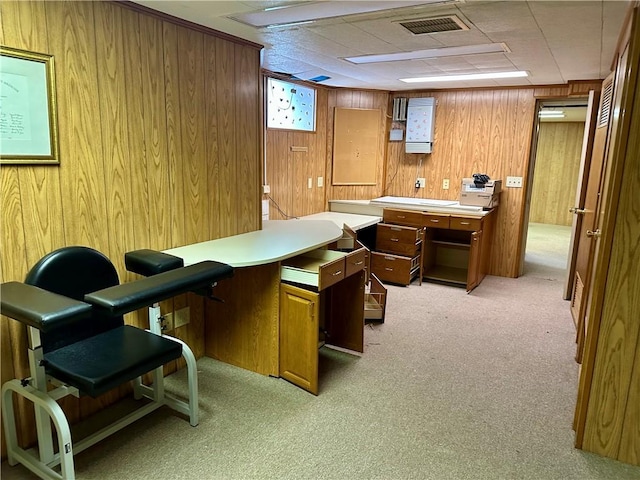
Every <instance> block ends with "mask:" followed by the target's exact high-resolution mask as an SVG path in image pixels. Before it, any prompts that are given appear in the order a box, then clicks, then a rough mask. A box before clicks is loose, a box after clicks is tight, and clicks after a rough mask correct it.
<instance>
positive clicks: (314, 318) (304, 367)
mask: <svg viewBox="0 0 640 480" xmlns="http://www.w3.org/2000/svg"><path fill="white" fill-rule="evenodd" d="M319 304H320V298H319V295H318V294H317V293H314V292H310V291H308V290H304V289H302V288H298V287H294V286H292V285H288V284H285V283H283V284H281V285H280V376H281V377H282V378H284V379H285V380H288V381H290V382H291V383H293V384H295V385H297V386H299V387H300V388H304V389H305V390H307V391H309V392H311V393H313V394H314V395H317V394H318V332H319V328H320V327H319V317H320V308H319Z"/></svg>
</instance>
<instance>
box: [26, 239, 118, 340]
mask: <svg viewBox="0 0 640 480" xmlns="http://www.w3.org/2000/svg"><path fill="white" fill-rule="evenodd" d="M25 283H27V284H29V285H34V286H36V287H40V288H42V289H44V290H48V291H50V292H54V293H58V294H60V295H64V296H66V297H69V298H73V299H75V300H84V296H85V294H87V293H91V292H95V291H96V290H101V289H103V288H107V287H112V286H114V285H118V284H119V283H120V281H119V279H118V272H117V271H116V269H115V267H114V266H113V264H112V263H111V261H110V260H109V259H108V258H107V257H106V256H104V255H103V254H102V253H100V252H98V251H97V250H93V249H92V248H88V247H80V246H73V247H63V248H60V249H58V250H55V251H53V252H51V253H49V254H48V255H45V256H44V257H43V258H42V259H40V261H38V263H36V264H35V265H34V266H33V268H32V269H31V270H30V271H29V273H28V274H27V278H26V279H25ZM123 324H124V321H123V318H122V316H121V315H120V316H117V317H107V316H104V315H101V314H99V313H94V314H93V316H92V317H91V318H90V319H88V320H85V321H82V322H78V323H77V324H76V325H74V326H73V327H72V328H69V327H67V328H65V329H64V330H63V331H52V332H48V333H46V334H42V335H41V341H42V347H43V350H44V352H45V353H47V352H49V351H53V350H56V349H58V348H60V347H63V346H65V345H69V344H71V343H75V342H77V341H79V340H84V339H86V338H89V337H92V336H94V335H96V334H98V333H102V332H105V331H107V330H111V329H112V328H116V327H119V326H121V325H123Z"/></svg>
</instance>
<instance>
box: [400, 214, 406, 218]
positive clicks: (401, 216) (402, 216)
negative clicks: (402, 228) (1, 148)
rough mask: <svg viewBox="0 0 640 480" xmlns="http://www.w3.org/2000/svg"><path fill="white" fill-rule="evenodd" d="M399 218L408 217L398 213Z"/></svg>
mask: <svg viewBox="0 0 640 480" xmlns="http://www.w3.org/2000/svg"><path fill="white" fill-rule="evenodd" d="M398 218H407V217H405V216H404V215H398Z"/></svg>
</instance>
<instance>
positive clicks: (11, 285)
mask: <svg viewBox="0 0 640 480" xmlns="http://www.w3.org/2000/svg"><path fill="white" fill-rule="evenodd" d="M0 305H1V307H2V308H1V313H2V315H6V316H7V317H10V318H13V319H14V320H18V321H19V322H22V323H24V324H26V325H29V326H31V327H35V328H37V329H38V330H40V331H42V332H43V333H46V332H48V331H51V330H53V329H56V328H60V327H64V326H65V325H70V324H72V323H74V322H76V321H78V320H82V319H84V318H88V317H90V316H91V309H92V307H91V305H89V304H88V303H85V302H80V301H78V300H74V299H72V298H69V297H65V296H64V295H58V294H57V293H52V292H49V291H47V290H43V289H41V288H38V287H34V286H33V285H27V284H26V283H20V282H7V283H3V284H2V285H0Z"/></svg>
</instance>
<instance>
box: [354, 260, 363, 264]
mask: <svg viewBox="0 0 640 480" xmlns="http://www.w3.org/2000/svg"><path fill="white" fill-rule="evenodd" d="M363 263H364V260H360V261H359V262H355V263H354V265H362V264H363Z"/></svg>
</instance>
